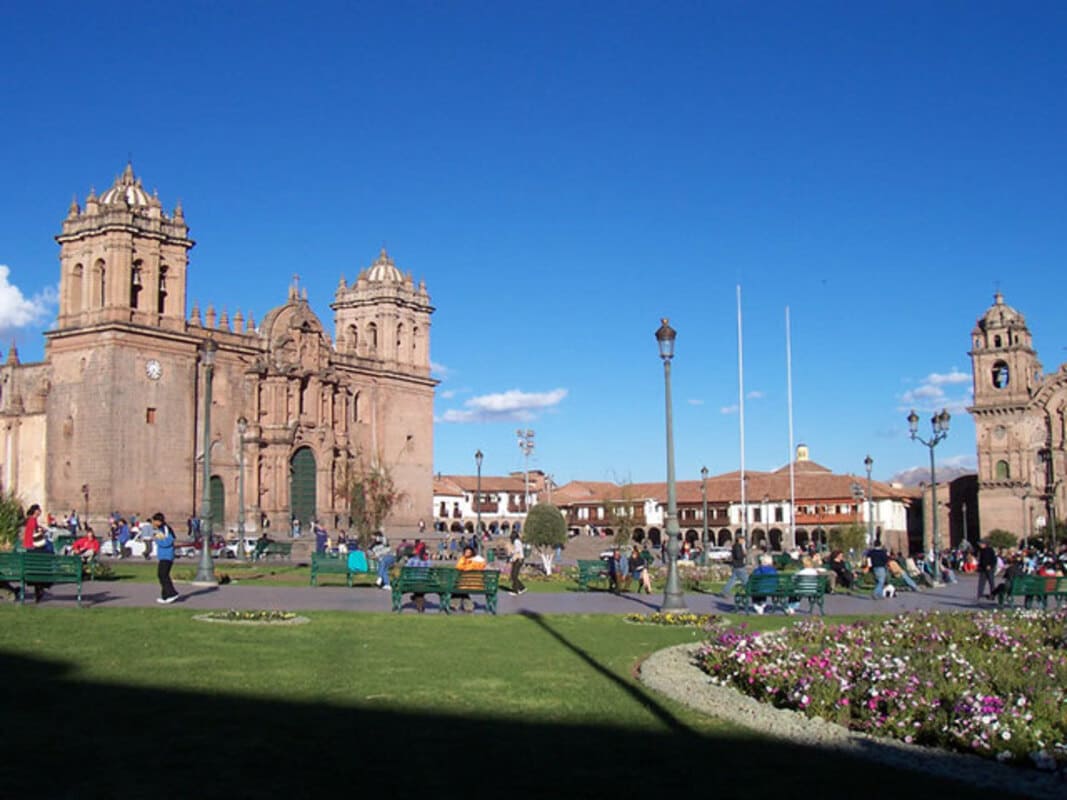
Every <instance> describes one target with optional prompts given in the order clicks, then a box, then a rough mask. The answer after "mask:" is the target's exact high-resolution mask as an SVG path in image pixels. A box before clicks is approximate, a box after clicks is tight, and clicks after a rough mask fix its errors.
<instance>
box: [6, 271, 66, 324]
mask: <svg viewBox="0 0 1067 800" xmlns="http://www.w3.org/2000/svg"><path fill="white" fill-rule="evenodd" d="M10 275H11V268H10V267H8V266H7V265H5V264H0V331H10V330H14V329H15V328H24V327H26V326H27V325H34V324H36V323H39V322H43V321H44V320H45V318H47V317H48V315H49V313H51V310H52V309H53V308H54V307H55V306H56V303H57V301H58V299H59V292H58V291H57V290H56V288H55V287H52V286H49V287H48V288H47V289H45V290H44V291H42V292H40V293H38V294H35V295H34V296H33V297H31V298H28V299H27V297H26V296H25V295H24V294H23V293H22V290H21V289H19V287H17V286H15V284H13V283H11V282H10V281H9V277H10Z"/></svg>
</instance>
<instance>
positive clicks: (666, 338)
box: [656, 317, 678, 361]
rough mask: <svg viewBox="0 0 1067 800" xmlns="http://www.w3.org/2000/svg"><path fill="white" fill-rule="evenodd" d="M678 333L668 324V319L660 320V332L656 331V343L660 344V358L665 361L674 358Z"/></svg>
mask: <svg viewBox="0 0 1067 800" xmlns="http://www.w3.org/2000/svg"><path fill="white" fill-rule="evenodd" d="M677 336H678V332H677V331H676V330H675V329H674V328H672V327H671V326H670V325H669V324H668V323H667V318H666V317H664V318H663V319H661V320H660V326H659V330H657V331H656V342H657V343H658V344H659V357H660V358H662V359H663V360H664V361H670V360H671V359H672V358H674V340H675V339H676V338H677Z"/></svg>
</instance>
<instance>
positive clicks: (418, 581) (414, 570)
mask: <svg viewBox="0 0 1067 800" xmlns="http://www.w3.org/2000/svg"><path fill="white" fill-rule="evenodd" d="M458 572H459V570H457V569H456V568H455V567H401V568H400V585H401V586H403V587H404V588H405V589H407V591H412V588H411V587H417V589H418V590H423V591H428V592H437V591H440V590H445V591H451V590H452V587H453V586H455V585H456V573H458Z"/></svg>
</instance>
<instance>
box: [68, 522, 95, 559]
mask: <svg viewBox="0 0 1067 800" xmlns="http://www.w3.org/2000/svg"><path fill="white" fill-rule="evenodd" d="M72 550H73V552H74V555H76V556H81V557H82V561H92V560H93V559H94V558H96V557H97V556H98V555H100V540H99V539H97V538H96V534H95V533H94V532H93V529H92V528H91V527H89V526H88V525H86V526H85V535H84V536H82V537H80V538H78V539H76V540H75V541H74V547H73V548H72Z"/></svg>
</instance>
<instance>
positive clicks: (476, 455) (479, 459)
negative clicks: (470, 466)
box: [474, 450, 485, 469]
mask: <svg viewBox="0 0 1067 800" xmlns="http://www.w3.org/2000/svg"><path fill="white" fill-rule="evenodd" d="M484 457H485V456H483V455H482V451H481V450H477V451H475V453H474V463H475V464H477V465H478V469H481V468H482V459H483V458H484Z"/></svg>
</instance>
